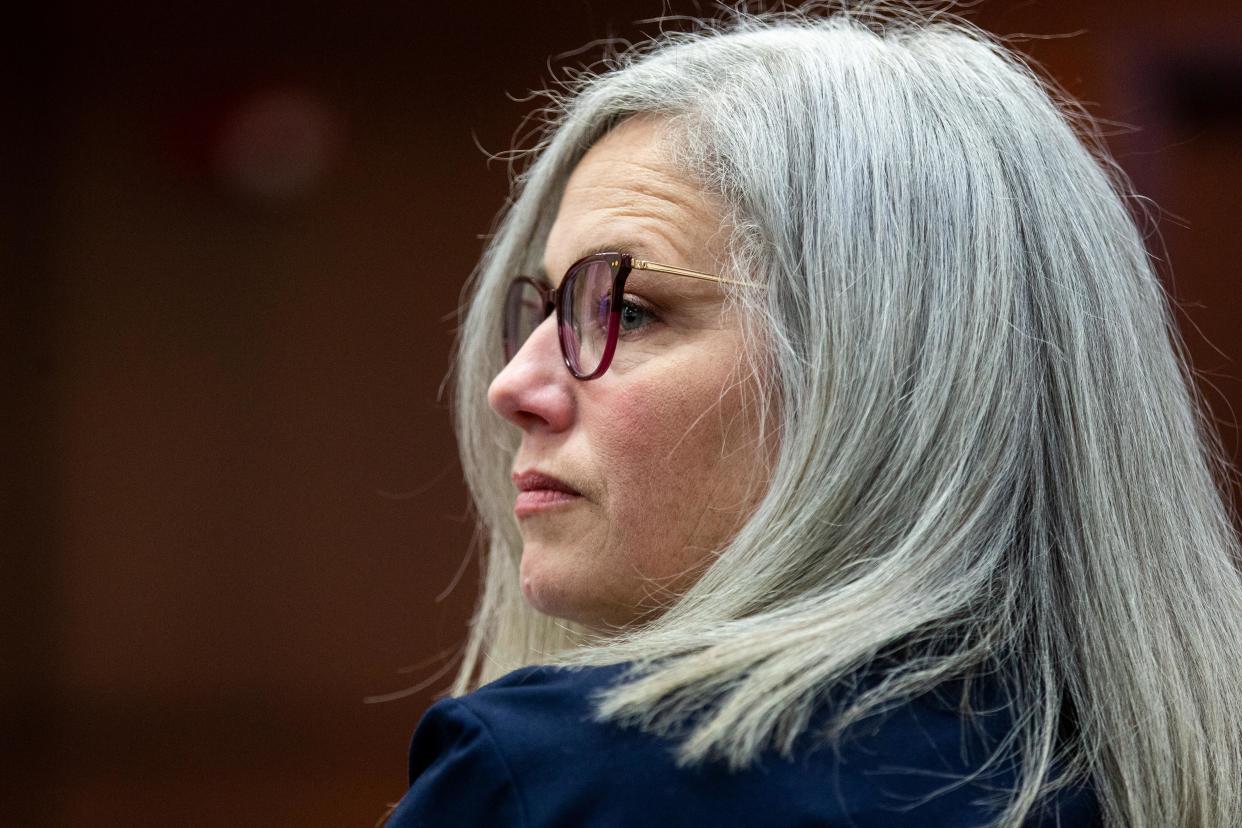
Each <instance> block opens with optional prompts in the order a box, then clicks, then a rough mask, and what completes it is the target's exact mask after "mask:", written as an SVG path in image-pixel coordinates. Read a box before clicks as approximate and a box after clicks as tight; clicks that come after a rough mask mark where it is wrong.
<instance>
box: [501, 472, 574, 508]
mask: <svg viewBox="0 0 1242 828" xmlns="http://www.w3.org/2000/svg"><path fill="white" fill-rule="evenodd" d="M513 483H514V485H515V486H517V488H518V496H517V499H516V500H515V501H514V503H513V514H514V515H516V516H517V517H518V518H523V517H529V516H530V515H535V514H539V513H541V512H546V511H549V510H553V509H558V508H563V507H565V506H569V505H572V504H574V503H577V502H579V501H582V500H584V498H583V496H582V494H581V493H580V492H579V491H578V490H577V489H575V488H574V487H573V486H571V485H569V484H568V483H566V482H565V481H563V480H561V479H559V478H557V477H554V476H552V475H550V474H547V473H545V472H541V471H536V470H533V469H532V470H529V471H524V472H517V473H514V475H513Z"/></svg>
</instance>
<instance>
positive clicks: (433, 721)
mask: <svg viewBox="0 0 1242 828" xmlns="http://www.w3.org/2000/svg"><path fill="white" fill-rule="evenodd" d="M625 666H626V665H615V666H611V667H591V668H573V669H570V668H563V667H547V666H539V667H528V668H524V669H521V670H518V671H515V672H513V673H510V674H508V675H506V676H505V677H503V678H501V679H499V680H498V681H495V682H493V683H491V684H488V685H486V686H484V687H482V688H480V689H479V690H476V691H475V692H473V693H470V694H467V695H465V696H462V697H460V698H457V699H444V700H441V701H440V702H437V703H436V704H435V705H433V706H432V707H431V708H430V709H429V710H428V711H427V713H426V714H425V715H424V717H423V719H422V721H421V722H420V724H419V726H418V729H417V731H416V732H415V735H414V739H413V741H412V744H411V750H410V766H409V767H410V782H411V788H410V792H409V793H408V794H407V796H406V798H405V799H403V800H402V803H401V806H400V807H399V808H398V811H397V812H396V813H395V814H394V817H393V821H392V822H391V823H390V824H391V825H394V826H400V828H407V826H411V825H419V824H427V825H431V824H435V825H472V824H511V825H527V826H551V825H565V826H569V825H587V824H589V825H593V826H610V825H615V826H624V825H631V824H636V823H648V822H650V823H654V824H660V825H668V826H678V825H687V826H688V825H702V824H715V823H719V822H721V821H727V822H730V823H732V824H763V825H805V824H817V825H838V824H839V825H851V826H859V827H860V828H861V826H881V825H883V826H899V825H929V824H934V825H948V826H952V825H967V824H970V825H974V824H979V823H981V822H983V821H986V818H987V817H988V816H989V815H993V814H994V812H995V803H996V802H997V796H998V795H999V796H1001V798H1002V799H1003V795H1004V793H1005V791H1006V790H1007V788H1008V787H1010V786H1012V784H1013V782H1014V781H1015V780H1014V776H1013V769H1012V768H996V769H992V770H990V771H989V772H988V773H987V774H975V772H976V771H978V770H979V769H980V767H981V765H982V763H983V761H984V760H986V758H987V755H986V754H981V753H980V752H979V751H978V750H973V751H972V750H971V744H970V740H969V738H967V735H968V734H969V733H970V732H971V731H972V730H975V731H978V728H977V727H976V726H975V725H974V724H973V723H972V724H971V725H967V724H966V723H965V722H964V721H963V719H962V718H961V716H960V715H959V714H958V713H957V711H956V710H955V709H954V708H953V706H952V705H950V704H945V703H944V700H943V697H938V698H936V699H934V700H914V701H912V702H910V703H908V704H905V705H901V706H899V707H897V708H894V709H892V710H889V711H887V712H886V713H885V714H884V715H881V716H878V717H876V718H875V719H870V720H867V721H865V722H863V723H862V724H861V725H860V726H859V727H857V728H855V729H854V730H851V731H850V733H849V734H847V737H846V739H844V740H843V741H842V743H841V745H840V748H839V749H837V750H833V749H832V748H829V747H814V746H808V747H807V748H806V749H804V750H801V751H799V752H798V753H797V755H796V756H795V758H794V760H793V761H789V760H786V759H783V758H780V757H778V756H775V755H765V756H764V757H762V758H761V760H760V761H759V762H757V763H756V764H755V765H752V766H751V767H750V768H747V769H746V770H743V771H739V772H730V771H728V770H727V768H725V767H723V766H722V765H715V764H708V765H704V766H701V767H696V768H679V767H678V766H677V764H676V761H675V756H674V752H675V748H676V744H675V743H674V742H673V741H671V740H668V739H664V738H661V737H657V736H654V735H652V734H648V733H644V732H642V731H639V730H637V729H632V728H624V729H623V728H620V727H618V726H616V725H614V724H612V723H607V722H597V721H596V720H595V719H594V715H593V710H594V702H593V696H594V695H595V693H596V692H597V691H600V690H603V689H605V688H606V687H608V686H610V685H611V684H613V683H614V682H615V681H617V680H618V679H619V678H620V677H621V676H622V674H623V672H624V670H625ZM992 727H993V729H995V722H994V721H993V722H992ZM1002 735H1003V734H1002ZM467 800H469V804H467ZM484 803H486V804H485V805H484ZM1077 810H1082V809H1081V808H1079V809H1077ZM403 812H404V813H403ZM1082 813H1083V814H1086V813H1087V811H1082ZM1074 814H1075V809H1074V808H1070V809H1069V810H1062V812H1061V814H1060V816H1061V823H1062V824H1065V825H1086V824H1095V823H1094V821H1092V820H1085V818H1084V819H1077V818H1075V815H1074ZM1054 819H1055V816H1054ZM1035 824H1038V823H1035ZM1050 824H1054V823H1050Z"/></svg>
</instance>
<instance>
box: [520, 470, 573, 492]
mask: <svg viewBox="0 0 1242 828" xmlns="http://www.w3.org/2000/svg"><path fill="white" fill-rule="evenodd" d="M513 484H514V485H515V486H517V487H518V491H520V492H534V491H549V492H564V493H565V494H571V495H581V494H582V493H581V492H579V491H578V490H577V489H575V488H574V487H573V486H571V485H569V484H568V483H566V482H565V481H564V480H559V479H557V478H555V477H553V476H552V475H550V474H544V473H543V472H540V471H525V472H520V473H514V475H513Z"/></svg>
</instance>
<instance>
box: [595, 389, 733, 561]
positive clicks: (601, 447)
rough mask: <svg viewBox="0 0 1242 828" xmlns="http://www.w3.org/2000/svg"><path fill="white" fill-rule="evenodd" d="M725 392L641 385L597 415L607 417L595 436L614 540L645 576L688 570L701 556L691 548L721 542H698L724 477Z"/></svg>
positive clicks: (708, 519)
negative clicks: (693, 559) (722, 399)
mask: <svg viewBox="0 0 1242 828" xmlns="http://www.w3.org/2000/svg"><path fill="white" fill-rule="evenodd" d="M722 385H723V382H722V381H721V382H715V383H713V382H711V381H710V379H709V380H708V381H707V382H702V383H701V384H696V385H687V384H686V383H665V382H646V383H641V382H636V383H634V384H633V385H631V386H629V387H627V388H626V389H625V393H624V394H617V395H614V396H613V398H612V399H610V400H609V404H608V405H607V406H602V407H600V408H597V409H596V410H598V411H601V412H606V413H604V415H603V417H601V419H600V421H599V422H597V423H592V424H591V426H590V430H589V433H592V434H594V435H596V437H595V440H594V445H593V449H594V453H595V455H596V457H597V458H598V460H599V462H600V463H601V466H602V467H601V469H600V473H601V474H600V477H601V479H602V480H604V481H606V483H607V487H608V489H607V512H608V516H609V518H610V520H609V523H610V527H609V529H610V533H611V535H612V538H611V540H613V541H614V542H615V543H616V544H617V545H618V546H619V547H620V548H621V549H623V550H624V551H625V552H626V556H627V558H628V560H627V563H629V564H631V565H633V566H636V567H638V568H639V569H640V570H641V571H643V572H645V573H649V574H661V573H663V572H666V571H667V570H670V569H679V568H683V567H684V566H685V565H686V563H687V560H686V558H688V557H693V554H692V553H693V551H694V550H692V549H690V550H685V551H683V549H684V547H685V546H686V544H688V543H690V544H694V543H703V542H706V543H709V544H710V543H712V542H713V540H714V539H712V538H707V537H705V538H697V537H693V535H694V534H695V532H696V530H699V531H702V530H706V529H708V528H709V527H708V526H707V525H706V524H707V523H710V518H709V516H708V515H705V513H704V510H705V508H706V506H707V504H708V502H709V501H710V499H711V498H712V496H713V491H714V489H715V487H716V486H717V484H718V481H717V480H716V479H715V477H716V475H718V474H719V473H720V471H721V469H720V460H721V455H722V452H723V449H724V445H725V440H724V436H723V433H722V428H721V425H722V419H723V420H727V419H728V416H729V415H728V412H722V410H721V407H720V405H719V404H718V400H719V396H720V395H719V389H720V388H721V387H722ZM722 414H723V415H724V416H723V417H722ZM698 551H699V552H702V551H703V550H702V549H699V550H698Z"/></svg>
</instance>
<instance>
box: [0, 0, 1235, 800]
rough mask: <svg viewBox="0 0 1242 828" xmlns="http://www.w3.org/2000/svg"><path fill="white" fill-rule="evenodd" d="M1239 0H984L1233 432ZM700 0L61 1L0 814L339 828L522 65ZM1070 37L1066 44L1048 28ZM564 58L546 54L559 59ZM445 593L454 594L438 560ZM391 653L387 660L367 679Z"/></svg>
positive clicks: (363, 755)
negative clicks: (1092, 132) (1154, 267)
mask: <svg viewBox="0 0 1242 828" xmlns="http://www.w3.org/2000/svg"><path fill="white" fill-rule="evenodd" d="M1233 5H1234V4H1232V3H1226V2H1207V0H1201V2H1193V3H1187V4H1184V5H1182V6H1181V7H1180V10H1179V14H1178V17H1176V18H1170V17H1169V16H1168V12H1167V8H1168V7H1167V5H1165V4H1157V3H1155V2H1153V1H1152V0H1143V1H1142V2H1131V3H1127V4H1121V3H1119V2H1108V3H1099V4H1093V5H1091V6H1090V7H1089V8H1088V7H1086V6H1085V4H1082V3H1071V2H1064V1H1063V0H1055V1H1054V0H1045V1H1044V2H1040V3H1026V2H1022V3H1019V2H999V1H995V2H990V3H985V4H984V6H983V7H982V8H981V9H979V10H977V11H976V12H975V13H974V14H973V15H972V18H973V19H975V20H976V21H977V22H979V23H980V24H981V25H984V26H985V27H986V28H989V29H991V30H993V31H996V32H998V33H1000V34H1014V33H1023V32H1025V33H1032V34H1035V35H1039V36H1041V37H1038V38H1035V39H1032V40H1030V41H1029V42H1028V43H1026V44H1025V46H1024V48H1025V50H1026V51H1027V52H1029V53H1030V54H1032V55H1034V56H1035V57H1036V58H1037V59H1038V60H1039V61H1041V62H1042V63H1043V64H1044V65H1045V66H1046V67H1047V69H1048V70H1049V71H1050V72H1051V73H1052V74H1053V75H1054V76H1055V77H1056V78H1058V79H1059V81H1060V82H1061V83H1062V85H1063V86H1064V87H1065V88H1066V89H1067V91H1068V92H1070V93H1071V94H1072V95H1074V96H1076V97H1078V98H1080V99H1083V100H1086V101H1088V102H1089V110H1090V111H1091V112H1092V114H1094V115H1096V116H1097V117H1099V118H1102V119H1106V120H1107V121H1109V122H1120V123H1122V124H1126V125H1132V126H1134V127H1137V128H1138V130H1137V131H1133V130H1129V129H1125V128H1121V127H1118V128H1116V129H1115V130H1113V132H1115V134H1112V135H1110V138H1109V141H1110V145H1111V146H1112V148H1113V149H1114V151H1115V152H1116V154H1117V156H1118V158H1119V160H1120V162H1121V164H1122V166H1123V167H1124V168H1125V169H1126V170H1127V172H1128V173H1129V174H1130V175H1131V176H1132V177H1133V179H1134V181H1135V183H1136V186H1137V187H1138V190H1139V191H1140V192H1141V193H1142V194H1144V195H1145V196H1148V197H1150V198H1152V199H1154V201H1155V202H1156V203H1157V204H1158V205H1159V206H1160V208H1162V211H1163V212H1162V213H1160V214H1159V215H1160V219H1159V222H1158V224H1157V225H1156V226H1155V227H1154V228H1153V230H1154V231H1158V234H1159V235H1153V236H1152V244H1153V252H1154V253H1155V254H1156V255H1158V256H1160V257H1161V258H1162V259H1165V258H1166V253H1167V262H1166V261H1162V262H1161V263H1160V267H1161V270H1162V273H1163V274H1164V275H1165V277H1166V279H1167V280H1168V283H1169V285H1170V288H1171V290H1173V292H1174V295H1175V298H1176V299H1177V300H1178V302H1179V304H1180V305H1181V307H1182V310H1181V311H1179V313H1180V321H1181V323H1182V325H1183V329H1184V331H1185V335H1186V338H1187V340H1188V342H1189V344H1190V348H1191V351H1192V354H1193V356H1194V359H1195V362H1196V367H1197V369H1198V370H1199V371H1200V373H1201V380H1202V384H1203V388H1204V390H1205V393H1206V394H1207V395H1208V398H1209V402H1210V403H1211V405H1212V408H1213V410H1214V412H1215V413H1216V414H1217V415H1218V416H1219V417H1220V418H1222V420H1223V421H1224V425H1223V426H1222V428H1223V432H1224V434H1223V436H1224V440H1225V443H1226V446H1227V448H1228V450H1229V451H1230V452H1231V453H1232V455H1233V456H1234V457H1235V459H1236V458H1237V456H1238V439H1237V433H1236V427H1235V425H1234V423H1233V422H1232V418H1233V414H1232V410H1231V409H1236V408H1238V407H1239V405H1242V385H1240V384H1239V380H1238V376H1239V368H1238V364H1237V360H1238V358H1239V356H1240V355H1242V334H1240V333H1239V330H1238V326H1237V324H1236V319H1235V312H1236V310H1235V309H1236V301H1235V300H1236V298H1237V297H1236V294H1237V287H1236V284H1237V283H1236V280H1235V277H1234V272H1235V268H1236V262H1238V261H1239V260H1242V241H1240V240H1239V238H1240V234H1239V233H1238V232H1237V231H1236V229H1235V225H1236V222H1237V217H1238V216H1239V215H1242V203H1239V202H1240V200H1242V199H1240V196H1239V193H1240V192H1242V189H1240V187H1239V185H1242V152H1240V150H1242V100H1240V98H1242V95H1240V94H1239V89H1240V86H1242V39H1240V37H1239V35H1237V34H1235V32H1238V31H1239V30H1240V28H1239V26H1238V25H1237V24H1238V23H1239V22H1242V21H1240V20H1239V19H1238V17H1239V15H1238V13H1237V12H1236V11H1235V10H1234V8H1233ZM695 10H696V4H695V3H693V2H684V3H679V2H670V3H661V2H659V0H651V2H637V0H633V1H632V2H629V1H627V2H608V3H605V2H601V1H600V0H594V2H591V1H590V0H578V1H577V2H560V3H555V4H552V3H548V4H525V5H514V4H503V5H502V4H496V5H494V6H492V7H484V6H481V5H480V4H461V5H457V4H437V6H435V7H433V6H430V5H426V4H424V5H416V4H411V3H400V4H398V3H391V4H370V5H368V6H364V7H358V6H348V5H346V4H344V3H336V4H318V5H315V6H310V5H307V4H293V3H267V4H262V6H261V8H259V9H256V8H254V7H253V6H250V5H243V4H239V3H225V4H215V5H213V6H211V7H210V9H206V8H203V9H199V8H191V7H189V6H185V7H182V8H180V9H169V8H167V7H165V6H158V5H155V4H150V5H148V6H146V7H142V6H135V5H131V6H126V7H125V8H123V9H116V8H107V7H105V6H98V5H96V6H90V7H87V6H71V5H62V6H53V7H47V8H45V9H44V10H42V11H36V12H29V14H32V15H33V16H32V17H31V18H30V19H29V20H27V21H20V22H21V25H14V26H13V28H12V32H13V34H12V37H13V38H14V39H15V52H16V55H17V57H18V58H19V62H20V66H19V69H18V71H15V72H12V73H9V74H8V77H7V78H6V80H5V81H4V83H5V84H6V91H7V92H9V94H10V100H11V101H12V104H11V106H10V108H9V111H10V112H11V113H12V118H11V125H10V128H9V129H8V130H6V131H5V135H4V144H3V147H4V157H3V168H2V169H0V174H2V175H3V182H4V186H3V190H2V192H0V200H2V203H3V205H4V213H3V224H2V225H0V232H3V248H2V249H0V250H2V254H3V258H2V259H0V262H2V265H3V271H4V272H3V285H4V298H3V307H2V309H0V314H2V316H0V323H2V325H3V327H2V329H0V335H2V336H3V339H2V340H0V341H2V342H3V344H4V348H3V357H2V358H0V364H3V365H4V370H5V375H4V379H5V388H6V392H7V393H6V396H7V398H8V404H7V405H6V406H5V408H4V414H3V416H4V418H5V419H4V426H5V428H4V435H5V438H6V439H5V441H4V452H5V454H4V457H3V461H4V462H3V466H4V471H5V473H4V476H3V478H2V483H3V507H2V508H3V512H2V513H0V517H2V518H3V521H4V523H3V527H2V528H3V534H2V535H0V538H3V540H0V543H3V561H4V564H5V569H4V571H5V577H4V579H3V583H2V584H0V602H2V605H3V608H4V610H3V611H4V619H5V623H4V624H3V625H2V629H0V645H2V648H0V656H2V657H3V662H2V663H3V677H2V682H0V737H2V739H3V742H2V744H0V763H2V767H0V777H3V779H2V781H0V785H2V786H3V788H2V789H0V808H3V810H0V823H3V824H21V825H79V824H90V825H134V824H164V823H168V822H173V821H177V822H179V823H185V824H194V825H230V824H248V825H269V824H270V825H279V824H322V825H340V824H360V825H370V824H371V823H373V822H374V820H375V818H377V817H378V816H379V815H380V814H381V813H382V812H383V810H384V806H385V803H387V802H390V801H393V800H395V799H396V798H398V797H399V796H400V795H401V793H402V791H403V790H404V761H405V747H406V744H407V742H408V739H409V735H410V732H411V731H412V729H413V727H414V725H415V724H416V722H417V720H418V718H419V715H420V714H421V712H422V710H423V709H424V708H425V707H426V705H427V704H428V703H429V702H430V700H431V698H432V697H433V695H434V693H436V692H438V691H440V690H442V689H443V688H444V687H445V686H446V684H447V680H448V679H447V676H446V677H445V678H444V679H442V680H440V681H436V682H433V683H432V684H431V685H430V686H428V687H427V688H426V689H424V690H422V691H420V692H417V693H415V694H413V695H411V696H409V697H408V698H406V699H404V700H400V701H394V702H389V703H386V704H378V705H377V704H371V705H367V704H363V702H362V700H363V698H364V697H366V696H369V695H375V694H383V693H387V692H391V691H396V690H400V689H402V688H404V687H408V686H411V685H413V684H416V683H419V682H421V681H423V680H425V679H428V678H430V677H431V676H432V675H433V674H434V673H435V671H436V670H437V668H438V666H439V665H440V664H441V663H443V662H442V659H443V654H444V652H445V651H448V650H450V649H451V648H452V647H453V646H454V645H455V644H456V643H458V642H459V641H460V640H461V638H462V636H463V634H464V625H465V622H466V620H467V618H468V616H469V611H470V607H471V605H472V602H473V594H474V589H475V584H476V580H477V575H478V573H477V569H476V567H475V566H474V564H473V563H472V562H469V561H468V560H467V559H466V554H467V551H468V549H469V545H470V541H471V533H472V527H471V525H470V521H469V517H468V511H467V508H468V507H467V497H466V494H465V491H464V487H463V485H462V481H461V475H460V472H459V470H458V468H457V465H456V454H455V446H454V442H453V438H452V433H451V430H450V424H449V418H448V408H447V398H440V397H438V394H439V390H440V386H441V383H442V381H443V379H444V376H445V373H446V371H447V369H448V359H449V350H450V347H451V344H452V339H453V335H454V330H453V324H454V322H453V314H454V311H455V309H456V307H457V304H458V301H459V291H460V288H461V285H462V282H463V280H464V279H465V278H466V276H467V275H468V274H469V273H470V270H471V268H472V266H473V264H474V262H475V260H476V258H477V256H478V254H479V251H480V249H481V246H482V241H481V236H482V235H483V234H485V233H487V232H488V230H489V228H490V226H491V222H492V220H493V217H494V215H495V213H496V211H497V210H498V209H499V207H500V206H501V204H502V202H503V200H504V198H505V194H506V189H507V181H506V171H505V168H504V165H503V164H502V163H498V162H493V163H490V164H489V163H488V162H487V160H486V158H485V157H484V155H483V153H481V152H480V150H479V149H478V145H481V146H482V147H484V148H486V149H487V150H490V151H500V150H503V149H505V148H507V147H508V145H509V143H510V139H511V136H512V134H513V131H514V130H515V129H516V128H517V126H518V124H519V122H520V119H521V117H522V116H523V115H524V114H525V113H526V111H527V110H528V108H529V105H528V104H523V103H519V102H515V101H513V100H511V99H510V98H508V97H506V93H508V94H509V95H514V96H521V95H522V94H524V93H525V92H526V91H527V90H529V89H532V88H539V87H541V86H543V85H544V84H545V82H546V81H547V80H548V78H549V77H550V75H549V69H548V61H549V58H550V57H551V56H555V55H557V54H561V53H565V52H569V51H571V50H575V49H577V48H578V47H579V46H581V45H583V44H585V43H587V42H588V41H591V40H594V39H596V38H599V37H603V36H608V35H620V36H634V35H635V34H636V33H637V32H639V31H648V32H650V31H654V30H655V29H656V26H655V25H654V24H635V22H634V21H636V20H639V19H642V18H650V17H653V16H656V15H658V14H660V13H662V12H665V13H674V14H676V13H682V14H692V13H694V12H695ZM1081 30H1085V31H1084V32H1082V33H1080V34H1077V35H1076V36H1073V37H1056V38H1052V39H1045V38H1043V37H1042V36H1044V35H1061V34H1066V33H1073V32H1080V31H1081ZM575 60H576V59H575V58H570V59H568V60H559V61H558V60H553V61H552V62H553V65H563V64H565V63H573V62H574V61H575ZM454 585H455V588H453V589H451V590H450V589H449V588H450V587H451V586H454ZM405 665H419V666H418V667H417V669H414V670H413V671H411V672H408V673H398V672H397V671H398V669H400V668H401V667H403V666H405Z"/></svg>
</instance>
